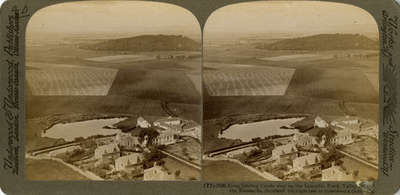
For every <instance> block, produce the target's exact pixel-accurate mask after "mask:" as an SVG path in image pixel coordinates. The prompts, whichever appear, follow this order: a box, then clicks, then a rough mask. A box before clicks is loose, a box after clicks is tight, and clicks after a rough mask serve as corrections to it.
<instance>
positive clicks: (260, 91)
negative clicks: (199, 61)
mask: <svg viewBox="0 0 400 195" xmlns="http://www.w3.org/2000/svg"><path fill="white" fill-rule="evenodd" d="M293 74H294V69H289V68H273V67H263V68H262V69H257V70H248V69H229V70H223V71H204V83H205V87H206V89H207V91H208V93H209V94H210V95H211V96H243V95H284V94H285V91H286V89H287V87H288V85H289V83H290V80H291V78H292V76H293Z"/></svg>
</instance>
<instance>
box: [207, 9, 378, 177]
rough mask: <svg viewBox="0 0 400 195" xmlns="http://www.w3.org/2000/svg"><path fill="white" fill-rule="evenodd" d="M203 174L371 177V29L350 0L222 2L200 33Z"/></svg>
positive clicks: (374, 124) (374, 41)
mask: <svg viewBox="0 0 400 195" xmlns="http://www.w3.org/2000/svg"><path fill="white" fill-rule="evenodd" d="M203 44H204V46H203V47H204V48H203V49H204V64H203V75H202V76H203V98H204V99H203V117H204V118H203V119H204V121H203V142H202V145H203V152H202V158H203V164H202V165H203V179H204V181H226V182H228V181H372V180H376V179H377V177H378V139H379V138H378V123H379V110H378V109H379V106H378V100H379V84H378V83H379V79H378V73H379V34H378V26H377V24H376V22H375V20H374V18H373V17H372V16H371V15H370V14H369V13H368V12H367V11H365V10H363V9H361V8H358V7H356V6H353V5H348V4H341V3H330V2H311V1H268V2H267V1H262V2H248V3H238V4H233V5H228V6H225V7H222V8H219V9H217V10H216V11H215V12H213V13H212V14H211V15H210V17H209V18H208V20H207V22H206V24H205V27H204V35H203Z"/></svg>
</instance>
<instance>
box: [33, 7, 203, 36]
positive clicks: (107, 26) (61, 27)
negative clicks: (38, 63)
mask: <svg viewBox="0 0 400 195" xmlns="http://www.w3.org/2000/svg"><path fill="white" fill-rule="evenodd" d="M28 32H32V33H41V32H44V33H46V32H47V33H115V32H118V33H124V32H126V33H165V32H177V33H181V34H182V33H196V32H197V33H200V26H199V24H198V22H197V20H196V18H195V17H194V16H193V15H192V14H191V12H189V11H188V10H186V9H184V8H182V7H178V6H175V5H172V4H166V3H155V2H142V1H111V2H110V1H86V2H70V3H61V4H56V5H51V6H49V7H45V8H42V9H40V10H39V11H37V12H36V13H35V14H34V15H33V16H32V18H31V20H30V21H29V24H28Z"/></svg>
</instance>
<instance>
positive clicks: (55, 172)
mask: <svg viewBox="0 0 400 195" xmlns="http://www.w3.org/2000/svg"><path fill="white" fill-rule="evenodd" d="M25 172H26V178H28V179H30V180H88V178H86V177H85V176H83V175H81V174H80V173H78V172H76V171H74V170H73V169H71V168H69V167H67V166H66V165H63V164H62V163H60V162H57V161H54V160H47V159H46V160H34V159H29V158H27V159H26V162H25Z"/></svg>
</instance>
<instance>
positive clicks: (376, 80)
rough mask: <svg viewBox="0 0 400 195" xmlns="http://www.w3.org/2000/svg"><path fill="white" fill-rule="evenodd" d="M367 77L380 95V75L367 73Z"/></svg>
mask: <svg viewBox="0 0 400 195" xmlns="http://www.w3.org/2000/svg"><path fill="white" fill-rule="evenodd" d="M365 76H366V77H367V79H368V80H369V82H371V84H372V86H374V89H375V91H376V92H378V93H379V75H378V73H365Z"/></svg>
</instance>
